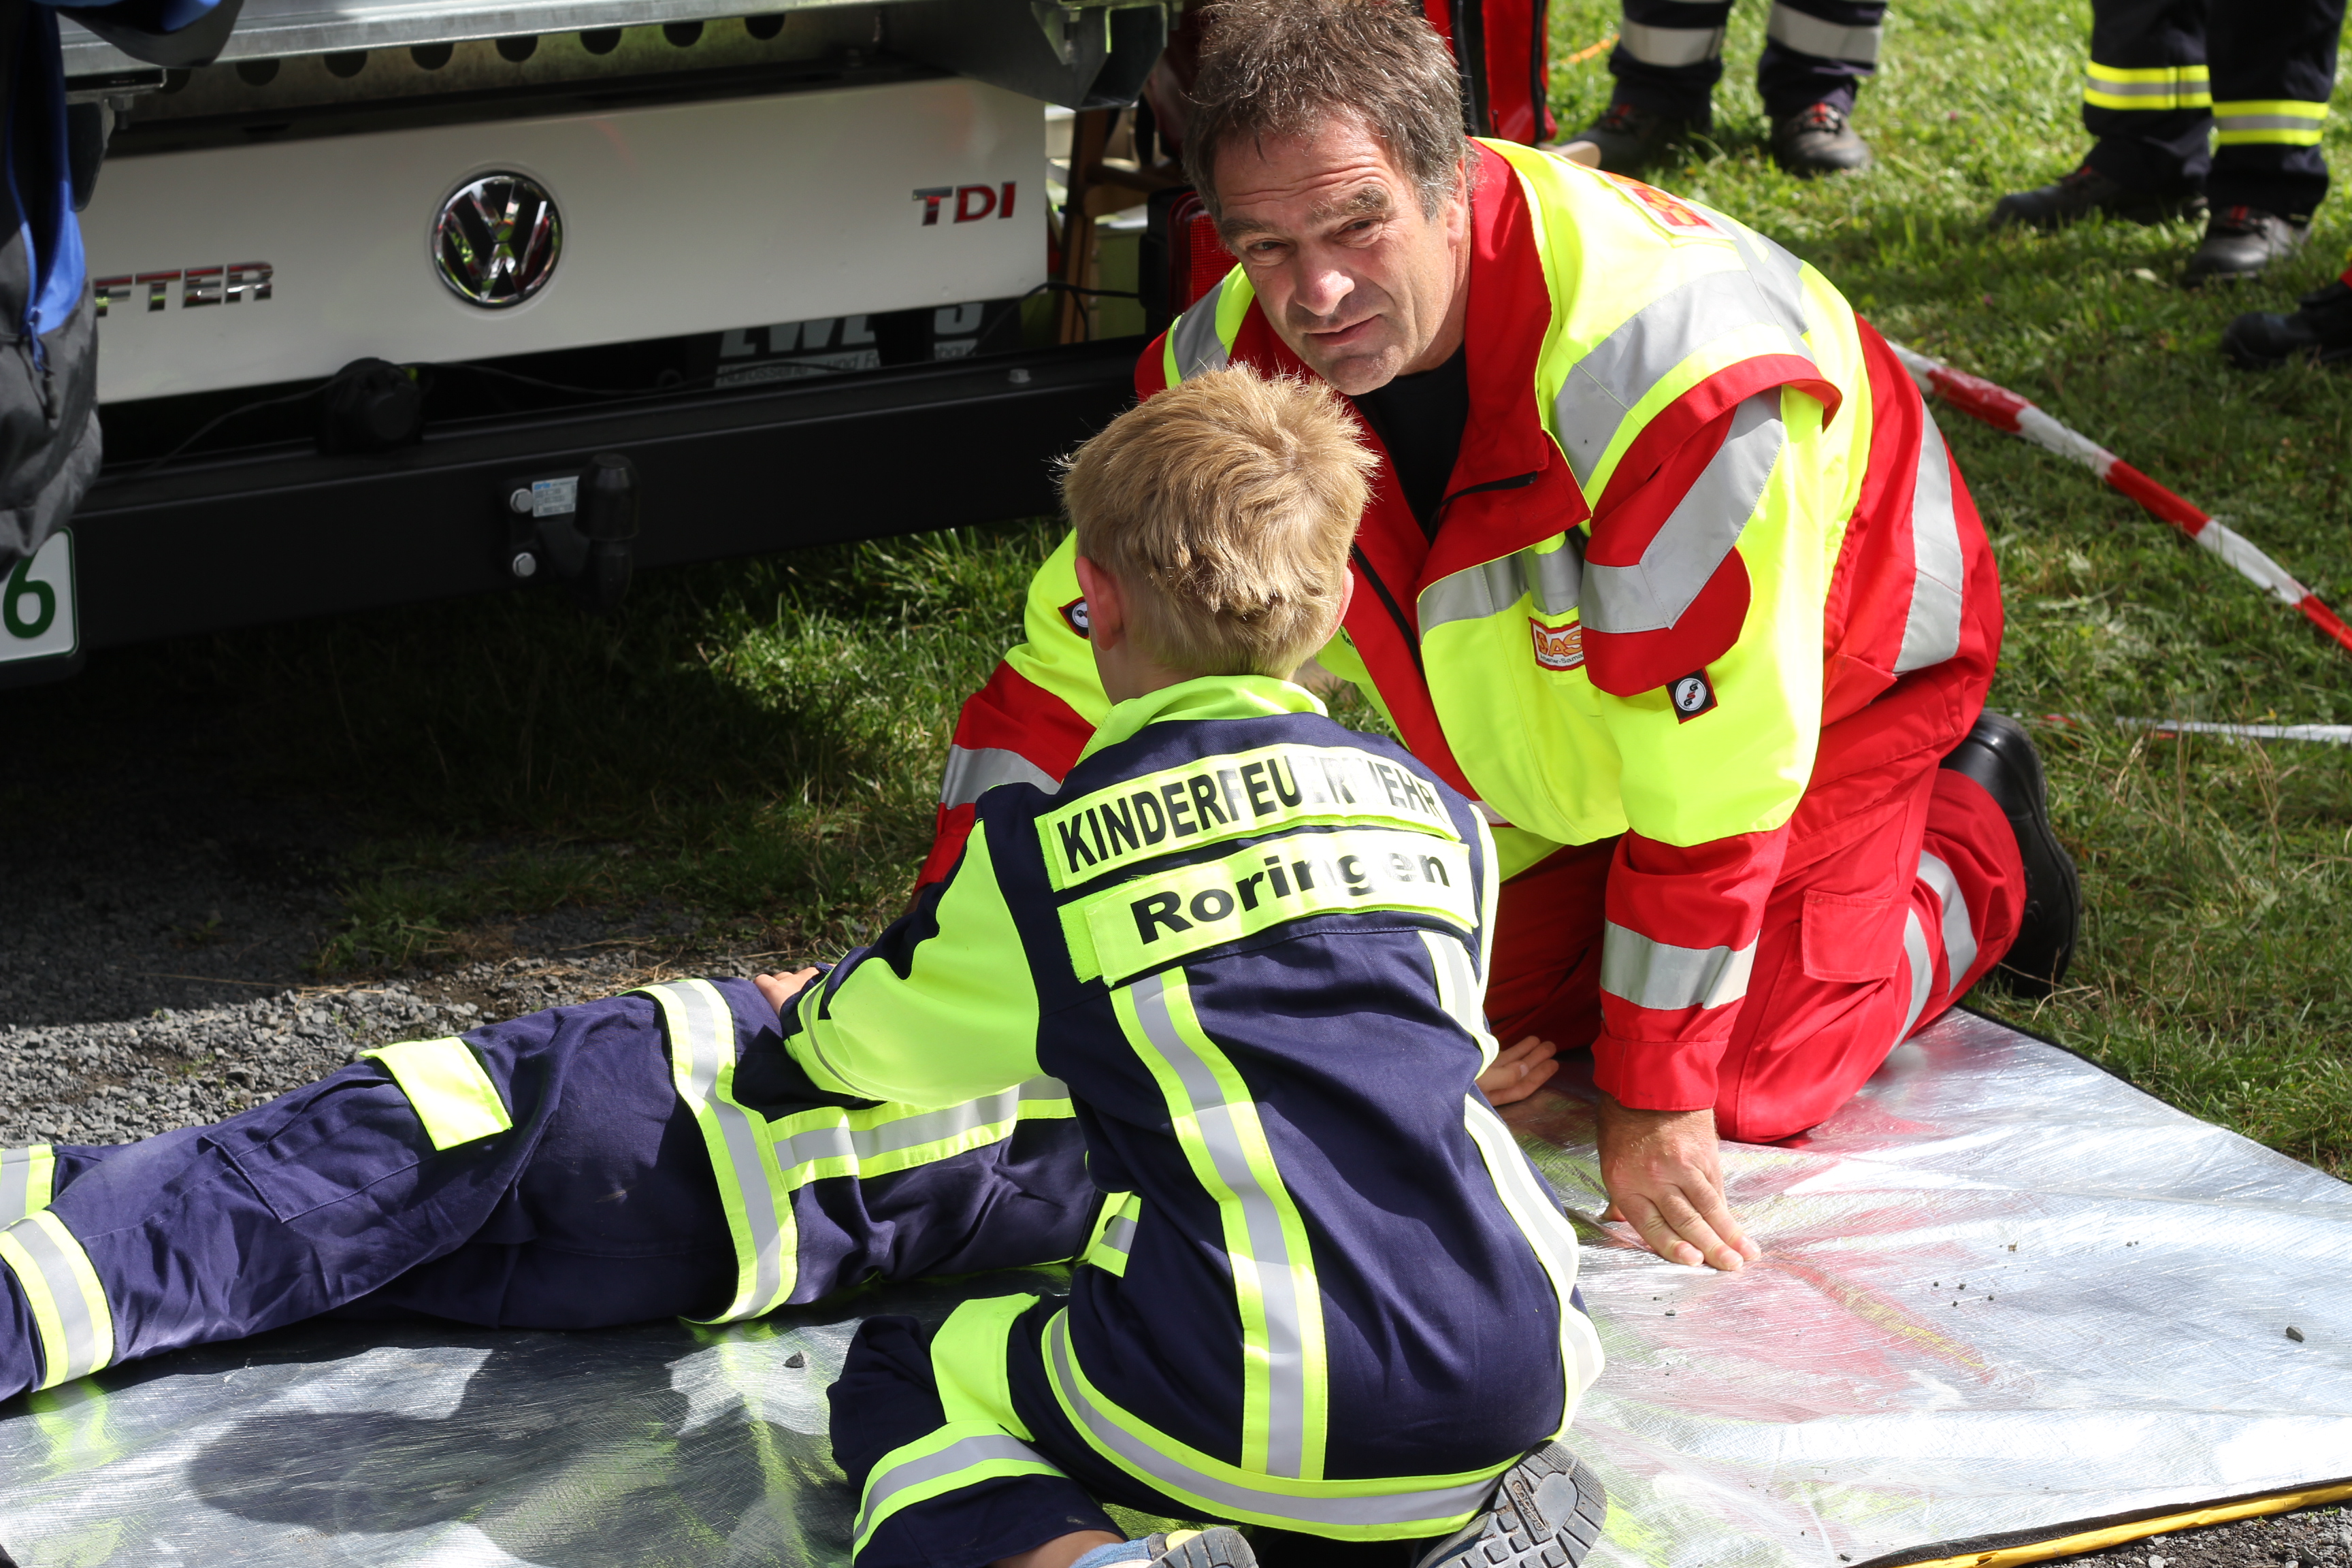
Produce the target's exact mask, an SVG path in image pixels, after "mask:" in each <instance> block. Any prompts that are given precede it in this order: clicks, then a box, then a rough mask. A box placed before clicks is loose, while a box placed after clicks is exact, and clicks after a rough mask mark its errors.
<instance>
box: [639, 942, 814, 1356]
mask: <svg viewBox="0 0 2352 1568" xmlns="http://www.w3.org/2000/svg"><path fill="white" fill-rule="evenodd" d="M637 994H639V995H644V996H650V997H652V998H653V999H654V1001H655V1002H656V1003H657V1004H658V1005H660V1007H661V1010H662V1021H663V1023H664V1025H665V1026H666V1027H667V1031H668V1034H669V1054H670V1071H671V1075H672V1077H673V1078H674V1079H675V1080H676V1082H677V1094H678V1099H679V1100H682V1101H683V1102H684V1103H685V1105H686V1107H687V1109H688V1110H689V1111H691V1112H692V1113H693V1115H694V1122H695V1125H696V1127H698V1129H700V1131H701V1132H702V1142H703V1146H704V1147H705V1148H706V1149H708V1150H709V1153H710V1165H711V1169H712V1171H713V1172H714V1173H716V1175H717V1176H718V1179H719V1204H720V1205H721V1206H722V1207H723V1208H724V1209H725V1210H726V1212H727V1229H728V1232H729V1234H730V1235H731V1236H732V1237H733V1238H734V1242H735V1263H736V1279H735V1293H734V1295H733V1296H732V1297H731V1298H730V1300H729V1301H728V1303H727V1305H726V1306H725V1307H724V1308H722V1309H720V1310H719V1311H718V1312H716V1313H713V1314H712V1315H711V1316H710V1317H709V1318H707V1319H704V1320H702V1321H705V1322H712V1323H723V1322H728V1321H732V1320H734V1319H737V1318H756V1317H758V1316H759V1315H760V1314H761V1313H762V1312H768V1311H772V1310H775V1309H776V1308H777V1307H779V1306H781V1305H782V1304H783V1301H784V1299H785V1298H786V1297H787V1296H790V1295H791V1294H792V1292H793V1285H794V1284H795V1283H796V1282H797V1281H798V1279H799V1276H800V1254H799V1243H800V1227H799V1226H797V1225H796V1224H795V1223H794V1222H793V1206H792V1198H791V1195H790V1194H788V1193H787V1192H786V1191H785V1189H784V1182H783V1173H782V1170H781V1169H780V1168H779V1167H778V1165H777V1163H776V1150H775V1144H774V1142H773V1141H772V1139H771V1138H770V1136H769V1133H768V1129H767V1124H766V1122H765V1121H762V1120H761V1117H760V1116H759V1115H757V1114H756V1113H755V1112H753V1111H751V1110H746V1109H744V1108H743V1107H742V1106H741V1105H740V1104H738V1103H737V1102H736V1100H735V1094H734V1083H735V1013H734V1009H732V1008H731V1007H730V1006H729V1005H727V998H726V997H725V996H724V995H722V994H720V993H719V988H718V987H717V986H715V985H713V984H710V983H709V981H707V980H677V981H672V982H670V983H669V984H664V985H649V986H646V988H645V989H644V990H642V991H641V992H639V993H637Z"/></svg>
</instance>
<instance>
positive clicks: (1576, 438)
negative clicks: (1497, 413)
mask: <svg viewBox="0 0 2352 1568" xmlns="http://www.w3.org/2000/svg"><path fill="white" fill-rule="evenodd" d="M1735 243H1737V242H1736V241H1735ZM1750 248H1752V247H1750ZM1768 284H1769V279H1767V278H1761V277H1759V276H1758V274H1756V273H1755V272H1753V271H1750V270H1748V269H1746V268H1743V269H1741V270H1739V271H1738V272H1710V273H1708V274H1707V275H1706V277H1704V278H1694V279H1691V280H1690V281H1689V282H1687V283H1685V284H1683V285H1682V286H1680V287H1679V288H1675V289H1668V290H1667V291H1666V292H1665V293H1664V294H1662V295H1660V296H1659V297H1658V298H1657V299H1655V300H1651V301H1650V302H1649V303H1648V304H1646V305H1644V306H1643V307H1642V308H1641V309H1640V310H1636V311H1634V312H1633V315H1631V316H1629V317H1628V318H1626V320H1625V321H1622V323H1620V324H1619V326H1618V328H1617V330H1616V331H1612V332H1611V333H1610V334H1609V335H1608V336H1607V337H1605V338H1603V339H1601V341H1600V342H1598V343H1595V344H1594V345H1593V346H1592V349H1591V353H1587V354H1586V355H1585V356H1584V357H1583V358H1581V359H1580V360H1578V361H1577V362H1576V363H1575V364H1574V365H1573V366H1571V367H1570V370H1569V373H1568V379H1567V381H1566V382H1565V383H1564V384H1562V385H1561V386H1560V389H1559V396H1558V397H1557V398H1555V399H1553V402H1552V418H1553V422H1554V426H1555V428H1556V429H1557V431H1558V432H1559V444H1560V450H1562V451H1563V452H1565V453H1567V454H1568V465H1569V467H1570V469H1572V470H1573V471H1574V472H1575V474H1576V481H1577V483H1579V484H1580V485H1584V486H1587V487H1590V486H1591V482H1592V475H1593V471H1594V470H1595V469H1596V468H1598V467H1599V466H1600V463H1601V454H1602V453H1603V452H1606V451H1607V450H1608V449H1609V443H1610V440H1611V439H1612V437H1614V436H1615V435H1616V434H1617V427H1618V426H1620V425H1622V424H1623V423H1624V419H1625V415H1626V413H1627V411H1628V410H1630V409H1632V408H1633V406H1634V405H1636V404H1638V403H1640V402H1641V401H1642V399H1643V398H1644V397H1646V396H1647V395H1649V393H1650V389H1651V388H1652V387H1654V386H1655V385H1657V384H1658V383H1660V382H1661V381H1664V379H1665V378H1666V377H1667V376H1669V375H1671V374H1674V372H1675V367H1677V366H1678V365H1680V364H1681V363H1683V362H1684V361H1685V360H1687V359H1689V358H1690V357H1691V356H1692V355H1693V354H1695V353H1698V352H1699V351H1700V350H1701V349H1703V348H1705V347H1706V345H1707V344H1709V343H1711V342H1715V341H1716V340H1717V339H1718V338H1721V337H1726V336H1727V335H1729V334H1730V333H1732V332H1736V331H1739V330H1740V329H1741V328H1743V327H1754V326H1759V325H1760V326H1769V327H1773V328H1775V329H1776V330H1777V331H1779V332H1780V335H1781V337H1782V338H1783V339H1784V340H1785V342H1783V344H1782V345H1781V348H1780V352H1781V353H1789V354H1793V355H1795V356H1797V357H1798V358H1801V359H1803V360H1805V361H1807V362H1809V363H1810V362H1811V359H1812V357H1813V356H1812V351H1811V350H1810V349H1808V348H1806V347H1805V344H1804V340H1803V339H1802V338H1801V336H1799V335H1797V334H1796V333H1795V332H1794V331H1791V330H1790V327H1789V326H1788V325H1787V324H1786V322H1785V321H1784V319H1783V318H1784V316H1785V314H1786V312H1785V311H1783V310H1780V309H1776V308H1775V306H1774V304H1773V301H1772V300H1771V299H1770V298H1769V296H1768V293H1767V289H1768Z"/></svg>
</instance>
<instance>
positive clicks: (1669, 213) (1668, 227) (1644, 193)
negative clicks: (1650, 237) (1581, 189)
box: [1609, 174, 1719, 237]
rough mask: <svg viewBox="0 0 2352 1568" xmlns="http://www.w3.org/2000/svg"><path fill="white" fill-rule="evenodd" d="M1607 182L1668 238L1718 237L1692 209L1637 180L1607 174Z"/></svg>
mask: <svg viewBox="0 0 2352 1568" xmlns="http://www.w3.org/2000/svg"><path fill="white" fill-rule="evenodd" d="M1609 178H1611V179H1612V180H1614V181H1615V182H1616V183H1617V188H1618V189H1619V190H1621V191H1622V192H1624V193H1625V195H1627V196H1629V197H1630V198H1632V200H1633V205H1635V206H1637V207H1639V208H1641V209H1642V216H1644V217H1646V218H1648V219H1649V220H1650V221H1651V222H1652V223H1654V224H1656V225H1657V226H1659V227H1660V228H1662V229H1664V230H1665V231H1666V232H1667V233H1668V234H1673V235H1706V236H1708V237H1716V236H1717V234H1718V233H1719V231H1718V230H1717V228H1716V226H1715V225H1713V224H1711V223H1709V222H1708V221H1707V220H1706V218H1705V217H1702V216H1700V215H1699V211H1698V209H1697V208H1696V207H1694V206H1692V205H1689V204H1688V203H1686V202H1683V201H1680V200H1678V199H1676V198H1675V197H1673V196H1670V195H1666V193H1665V192H1664V191H1662V190H1659V189H1658V188H1657V187H1656V186H1654V185H1645V184H1643V183H1642V182H1641V181H1639V180H1629V179H1627V178H1626V177H1625V176H1624V175H1622V174H1611V175H1610V176H1609Z"/></svg>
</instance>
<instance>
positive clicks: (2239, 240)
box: [2180, 206, 2311, 289]
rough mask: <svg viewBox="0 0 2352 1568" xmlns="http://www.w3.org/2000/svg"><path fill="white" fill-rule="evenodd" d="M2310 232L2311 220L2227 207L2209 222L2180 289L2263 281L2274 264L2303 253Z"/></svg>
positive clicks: (2182, 275)
mask: <svg viewBox="0 0 2352 1568" xmlns="http://www.w3.org/2000/svg"><path fill="white" fill-rule="evenodd" d="M2310 233H2311V224H2310V221H2309V220H2308V219H2305V221H2304V222H2302V223H2296V222H2295V221H2294V219H2292V218H2284V217H2280V216H2277V215H2276V214H2274V213H2266V212H2263V211H2262V210H2260V209H2259V208H2256V207H2243V206H2241V207H2224V208H2223V209H2222V210H2221V211H2220V212H2217V213H2215V214H2214V215H2213V216H2211V217H2210V218H2209V219H2207V220H2206V223H2205V237H2204V239H2203V240H2202V241H2201V242H2200V244H2199V245H2198V247H2197V248H2196V249H2195V250H2194V251H2192V252H2191V253H2190V254H2189V265H2188V266H2187V267H2186V268H2182V270H2181V274H2180V286H2181V287H2182V288H2184V289H2194V288H2196V287H2197V286H2198V285H2199V284H2200V283H2203V282H2206V281H2208V280H2209V279H2218V280H2220V281H2221V282H2223V283H2235V282H2236V281H2238V279H2242V278H2260V277H2261V276H2262V275H2263V268H2266V267H2268V266H2269V265H2270V264H2271V263H2272V262H2273V261H2284V260H2285V259H2286V258H2288V257H2290V256H2293V255H2294V253H2295V252H2296V251H2298V250H2301V249H2302V248H2303V242H2304V240H2305V238H2306V237H2309V236H2310Z"/></svg>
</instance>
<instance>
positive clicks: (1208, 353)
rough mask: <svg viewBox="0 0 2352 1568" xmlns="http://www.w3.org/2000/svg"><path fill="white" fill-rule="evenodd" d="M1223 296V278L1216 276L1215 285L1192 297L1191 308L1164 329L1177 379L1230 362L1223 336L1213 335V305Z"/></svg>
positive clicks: (1188, 378)
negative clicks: (1166, 331) (1166, 330)
mask: <svg viewBox="0 0 2352 1568" xmlns="http://www.w3.org/2000/svg"><path fill="white" fill-rule="evenodd" d="M1224 297H1225V280H1224V279H1222V278H1220V279H1217V286H1216V287H1215V288H1213V289H1210V290H1209V291H1208V292H1207V293H1205V294H1203V295H1202V296H1201V297H1200V298H1199V299H1197V300H1193V301H1192V308H1191V309H1189V310H1186V311H1185V312H1184V313H1183V314H1182V315H1181V316H1179V317H1177V318H1176V324H1175V325H1174V326H1172V327H1171V328H1169V329H1168V347H1169V350H1170V351H1171V353H1174V355H1175V356H1176V377H1177V379H1178V380H1179V381H1188V380H1190V379H1191V378H1192V377H1193V376H1196V375H1205V374H1208V373H1209V372H1210V371H1213V370H1223V369H1224V368H1225V366H1227V365H1228V364H1231V363H1233V361H1232V359H1231V358H1230V357H1229V356H1228V355H1227V354H1226V353H1225V343H1224V340H1223V338H1220V337H1219V336H1217V305H1218V302H1219V301H1220V300H1223V298H1224Z"/></svg>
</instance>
